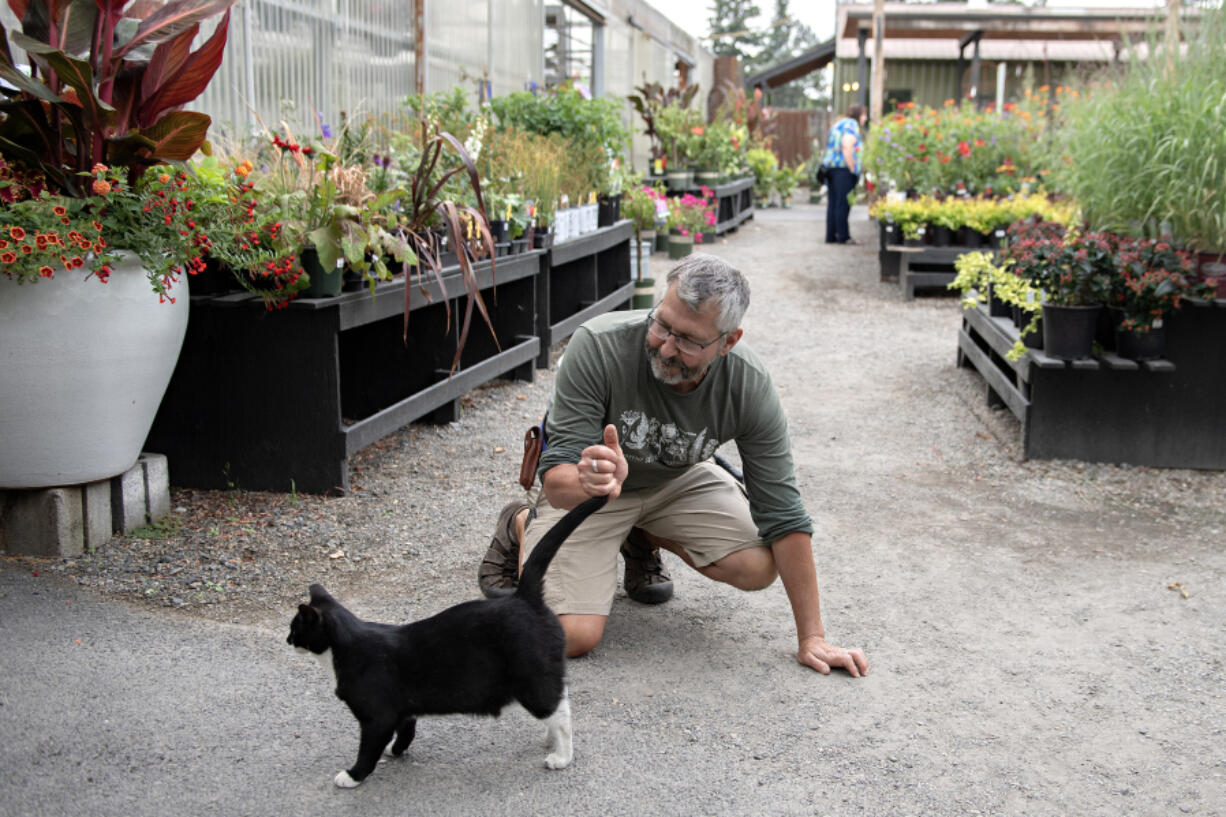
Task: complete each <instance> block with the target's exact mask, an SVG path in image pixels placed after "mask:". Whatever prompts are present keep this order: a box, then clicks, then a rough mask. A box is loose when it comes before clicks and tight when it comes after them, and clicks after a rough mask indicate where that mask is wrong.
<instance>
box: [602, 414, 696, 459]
mask: <svg viewBox="0 0 1226 817" xmlns="http://www.w3.org/2000/svg"><path fill="white" fill-rule="evenodd" d="M619 437H620V438H621V447H622V453H624V454H625V455H626V459H627V460H630V461H631V462H644V463H649V462H658V463H660V464H661V465H693V464H694V463H697V462H702V461H703V460H705V459H708V458H709V457H710V456H711V455H712V454H714V453H715V450H716V449H717V448H719V440H715V439H711V437H710V434H709V431H708V430H707V429H705V428H704V429H703V430H702V431H697V432H694V431H682V430H681V429H679V428H677V426H676V424H675V423H664V422H661V421H660V420H657V419H656V418H654V417H648V416H647V415H646V414H644V413H643V412H641V411H637V410H634V409H631V410H629V411H623V412H622V415H621V430H620V432H619Z"/></svg>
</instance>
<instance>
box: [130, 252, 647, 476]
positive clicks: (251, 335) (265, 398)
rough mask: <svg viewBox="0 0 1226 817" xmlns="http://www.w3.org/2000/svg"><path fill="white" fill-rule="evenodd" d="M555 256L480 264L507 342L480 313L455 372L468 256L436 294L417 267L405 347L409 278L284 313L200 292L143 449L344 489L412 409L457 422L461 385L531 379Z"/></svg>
mask: <svg viewBox="0 0 1226 817" xmlns="http://www.w3.org/2000/svg"><path fill="white" fill-rule="evenodd" d="M546 256H547V253H543V252H528V253H523V254H520V255H513V256H505V257H502V258H499V259H497V266H496V267H495V268H494V270H493V272H492V273H491V265H490V262H489V261H484V262H482V263H480V264H477V265H476V267H475V272H476V273H477V276H478V280H479V285H480V289H481V294H482V297H483V299H484V301H485V304H486V307H487V309H488V311H489V313H490V320H491V322H492V323H493V325H494V329H495V333H496V335H497V344H495V341H494V339H493V338H492V337H491V336H490V331H489V327H487V326H486V325H485V323H484V321H483V320H482V319H481V318H480V316H479V315H477V314H475V313H474V317H473V321H472V326H471V329H470V330H469V335H468V339H467V341H466V343H465V346H464V351H463V355H462V357H461V361H460V365H459V366H458V367H457V369H456V370H455V372H454V373H451V372H450V371H449V370H450V368H451V363H452V360H453V358H454V356H455V350H456V346H457V341H458V337H459V327H460V324H461V322H462V320H463V315H464V306H465V300H466V294H465V290H464V287H463V282H462V280H461V278H460V274H459V268H458V267H454V268H450V269H447V270H444V272H445V275H444V278H443V283H444V285H445V296H444V292H443V291H442V290H440V288H439V286H438V284H437V282H435V281H434V280H427V281H426V284H425V288H426V290H427V291H428V292H429V293H430V297H431V298H432V299H433V300H432V301H431V300H428V299H427V297H426V295H425V294H423V293H422V292H421V289H420V288H419V287H418V284H417V280H416V278H415V277H414V279H413V281H412V282H411V284H410V286H411V287H412V289H411V292H410V294H411V305H412V309H411V311H410V318H409V327H408V342H407V344H406V343H405V342H404V341H403V340H402V332H403V310H404V288H405V282H404V280H403V279H398V280H396V281H391V282H386V283H381V284H379V285H378V286H377V287H376V289H375V293H374V296H373V297H372V295H371V293H370V291H369V290H367V289H363V290H361V291H359V292H349V293H342V294H341V295H338V296H336V297H333V298H299V299H298V300H295V301H293V302H291V303H290V304H289V307H288V308H287V309H285V310H281V311H276V312H268V311H267V310H266V309H265V308H264V305H263V302H262V301H261V300H260V299H258V298H256V297H254V296H252V295H249V294H248V293H246V292H241V293H237V294H231V295H220V296H199V297H193V298H192V303H191V315H190V318H189V323H188V329H187V336H186V338H185V340H184V345H183V350H182V352H181V353H180V356H179V362H178V365H177V367H176V369H175V374H174V377H173V378H172V380H171V383H170V388H169V389H168V390H167V393H166V397H165V398H164V399H163V401H162V405H161V408H160V409H159V411H158V415H157V419H156V420H155V422H154V425H153V429H152V430H151V431H150V434H149V438H148V440H147V442H146V450H149V451H157V452H159V453H163V454H165V455H166V456H167V457H168V460H169V465H170V480H171V484H173V485H177V486H183V487H193V488H227V487H239V488H244V489H253V490H271V491H282V492H284V491H291V490H298V491H303V492H307V493H344V492H345V491H347V490H348V489H349V478H348V469H347V466H346V461H347V458H348V457H349V456H350V455H351V454H353V453H355V452H356V451H358V450H359V449H361V448H363V447H365V446H367V445H369V444H370V443H372V442H374V441H376V440H378V439H380V438H381V437H384V436H386V435H387V434H390V433H392V432H393V431H395V430H397V429H399V428H400V427H402V426H404V425H406V424H407V423H410V422H412V421H414V420H418V419H421V418H428V419H430V420H432V421H435V422H447V421H449V420H452V419H455V418H456V417H457V416H458V415H457V412H458V399H459V398H460V396H461V395H463V394H464V393H465V392H468V391H470V390H471V389H473V388H475V387H477V386H479V385H481V384H483V383H485V382H488V381H490V380H492V379H495V378H498V377H504V376H510V377H512V378H515V379H519V380H526V381H531V380H532V379H533V377H534V371H535V370H534V365H533V362H534V361H535V360H536V359H537V358H538V356H539V355H540V352H541V349H542V344H541V341H540V339H539V338H538V337H537V336H536V302H537V281H538V279H539V278H540V277H541V264H542V260H543V259H544V258H545V257H546ZM624 266H625V268H626V269H625V271H624V272H623V273H622V274H623V276H625V277H627V278H628V276H629V262H628V260H627V261H626V263H625V264H624ZM610 274H612V273H610ZM495 279H496V281H495ZM495 283H496V284H497V286H496V287H495V286H494V285H495ZM444 297H445V298H446V301H447V302H449V303H450V306H451V316H450V323H449V324H448V318H447V314H446V307H445V306H444V303H445V302H444ZM628 297H629V296H627V298H628Z"/></svg>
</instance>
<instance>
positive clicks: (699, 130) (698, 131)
mask: <svg viewBox="0 0 1226 817" xmlns="http://www.w3.org/2000/svg"><path fill="white" fill-rule="evenodd" d="M690 133H692V134H694V135H695V136H702V128H698V127H694V128H690Z"/></svg>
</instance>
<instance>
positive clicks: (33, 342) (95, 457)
mask: <svg viewBox="0 0 1226 817" xmlns="http://www.w3.org/2000/svg"><path fill="white" fill-rule="evenodd" d="M83 279H84V272H83V271H76V272H74V273H62V272H61V273H57V274H56V276H55V278H53V279H51V280H42V281H39V282H37V283H34V284H24V285H18V284H17V283H16V282H15V281H12V280H10V279H9V278H7V277H6V276H4V275H0V489H3V488H45V487H49V486H55V485H78V484H81V483H85V482H94V481H97V480H101V479H108V478H110V477H113V476H116V475H118V474H122V473H123V472H124V471H126V470H128V469H129V468H130V467H132V465H133V464H134V463H135V462H136V459H137V457H139V456H140V452H141V447H142V446H143V445H144V443H145V437H146V436H147V435H148V434H149V428H150V426H152V425H153V418H154V415H155V414H157V409H158V404H159V403H161V401H162V396H163V394H165V392H166V387H167V386H168V385H169V384H170V376H171V374H172V373H173V372H174V367H175V362H176V361H177V360H178V357H179V350H180V348H181V347H182V346H183V335H184V333H185V332H186V331H187V315H188V296H187V282H186V281H180V283H179V284H178V285H177V286H176V288H175V292H174V294H175V295H176V303H173V304H172V303H170V302H169V300H168V301H167V302H165V303H159V301H158V296H157V295H156V294H155V293H154V292H153V289H152V288H151V287H150V285H149V279H148V278H147V277H146V276H145V271H144V269H143V268H142V267H141V266H140V260H139V259H138V258H137V257H136V256H135V255H130V254H125V258H124V260H123V262H122V263H120V264H117V265H116V266H115V270H114V272H113V273H112V274H111V277H110V281H109V282H108V283H106V284H103V283H100V282H99V281H98V280H97V279H96V278H94V277H90V278H88V279H84V280H83Z"/></svg>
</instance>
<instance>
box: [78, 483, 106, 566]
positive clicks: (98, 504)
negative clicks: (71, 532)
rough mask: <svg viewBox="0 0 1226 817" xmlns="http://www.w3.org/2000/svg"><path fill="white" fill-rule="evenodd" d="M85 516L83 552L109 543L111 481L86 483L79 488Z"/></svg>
mask: <svg viewBox="0 0 1226 817" xmlns="http://www.w3.org/2000/svg"><path fill="white" fill-rule="evenodd" d="M81 500H82V506H83V509H84V511H83V512H84V515H85V526H84V527H85V550H86V551H89V550H91V549H94V548H100V547H102V546H103V545H105V544H106V543H107V542H109V541H111V532H112V531H113V530H114V528H113V527H112V526H111V481H110V480H109V479H104V480H101V481H99V482H88V483H86V484H84V485H82V486H81Z"/></svg>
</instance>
